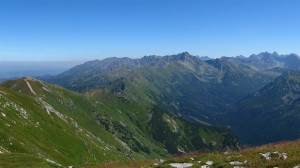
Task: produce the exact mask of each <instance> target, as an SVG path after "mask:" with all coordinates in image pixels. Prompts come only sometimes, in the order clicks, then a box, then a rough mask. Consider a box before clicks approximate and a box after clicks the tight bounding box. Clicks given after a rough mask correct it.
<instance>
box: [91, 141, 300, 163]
mask: <svg viewBox="0 0 300 168" xmlns="http://www.w3.org/2000/svg"><path fill="white" fill-rule="evenodd" d="M276 151H278V152H279V153H287V156H288V158H287V159H286V160H282V159H279V158H278V155H272V157H271V160H266V159H263V158H262V157H261V156H260V153H266V152H276ZM198 161H201V163H198ZM207 161H213V162H214V164H213V165H212V166H210V167H216V168H217V167H224V168H227V167H230V168H232V167H234V165H231V164H230V162H233V161H239V162H242V163H243V165H240V166H241V167H247V168H261V167H270V168H271V167H272V168H273V167H279V168H289V167H291V168H293V167H296V166H297V165H300V140H297V141H292V142H282V143H276V144H270V145H264V146H260V147H254V148H247V149H244V150H242V151H229V152H219V153H200V154H195V153H194V154H189V155H182V156H177V157H173V158H169V159H167V160H166V161H165V162H164V163H160V162H159V161H158V160H153V161H149V160H148V161H137V162H117V163H105V164H97V165H86V167H109V168H114V167H122V168H132V167H171V166H170V164H171V163H192V164H193V166H192V167H201V166H202V165H205V163H206V162H207ZM244 162H246V163H244Z"/></svg>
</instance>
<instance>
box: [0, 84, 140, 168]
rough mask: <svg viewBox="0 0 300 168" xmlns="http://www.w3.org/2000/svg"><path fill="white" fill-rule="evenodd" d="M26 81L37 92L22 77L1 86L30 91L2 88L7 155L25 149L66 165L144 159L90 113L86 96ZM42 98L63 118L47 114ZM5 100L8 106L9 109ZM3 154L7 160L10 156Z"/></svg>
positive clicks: (0, 133) (3, 141)
mask: <svg viewBox="0 0 300 168" xmlns="http://www.w3.org/2000/svg"><path fill="white" fill-rule="evenodd" d="M27 81H28V82H29V83H30V85H31V87H32V89H33V90H34V92H35V93H36V95H35V94H33V93H32V92H31V91H30V89H29V87H28V86H27V84H26V83H24V82H25V81H24V80H18V81H8V82H5V83H3V86H5V87H11V88H13V89H15V90H17V91H19V90H20V92H23V93H26V94H23V93H18V92H15V91H12V90H9V89H6V88H3V87H1V91H2V92H4V93H6V94H3V93H2V94H1V101H0V102H1V104H2V107H1V108H0V111H1V113H3V114H4V115H1V116H0V120H1V122H0V124H1V129H0V136H1V139H0V140H1V148H4V149H5V150H2V152H3V153H9V154H11V153H27V154H30V155H33V156H35V158H36V157H40V158H43V159H44V160H46V159H50V160H53V161H55V162H57V163H59V164H62V165H80V164H85V163H96V162H105V161H108V160H109V161H111V160H128V159H134V158H135V159H141V158H145V156H142V155H140V154H138V153H135V152H131V151H130V150H129V149H127V147H126V146H125V145H123V144H122V142H120V140H118V138H117V137H115V136H114V135H112V134H111V133H109V132H108V131H106V130H105V129H103V128H102V127H100V126H99V125H98V124H97V122H96V120H95V119H94V118H93V117H92V115H90V113H91V112H92V111H93V109H91V108H92V107H93V106H92V102H90V101H89V100H88V99H87V98H86V97H85V96H83V95H80V94H77V93H73V92H70V91H67V90H65V89H63V88H61V87H58V86H55V85H45V84H43V83H41V82H39V81H35V80H31V79H27ZM39 85H43V86H39ZM42 101H44V102H47V103H48V104H50V105H51V106H52V107H55V111H57V112H59V115H61V116H60V117H61V118H62V119H61V118H60V117H58V115H55V114H54V113H53V112H51V113H50V114H48V113H47V111H46V109H45V107H44V105H43V104H42ZM6 103H9V104H10V105H9V106H7V107H5V106H4V104H6ZM15 104H16V105H15ZM15 106H16V107H17V108H18V109H17V108H15ZM21 108H22V109H24V110H26V113H27V115H28V117H27V118H25V117H24V116H22V115H21V112H20V111H21V110H20V109H21ZM0 150H1V149H0ZM5 151H6V152H5ZM1 155H3V156H2V157H1V158H3V157H4V156H5V155H7V154H1Z"/></svg>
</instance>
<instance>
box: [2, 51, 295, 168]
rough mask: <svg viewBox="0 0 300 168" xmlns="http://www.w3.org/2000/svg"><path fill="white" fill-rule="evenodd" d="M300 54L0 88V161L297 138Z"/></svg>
mask: <svg viewBox="0 0 300 168" xmlns="http://www.w3.org/2000/svg"><path fill="white" fill-rule="evenodd" d="M299 70H300V58H299V57H298V56H297V55H295V54H290V55H279V54H277V53H276V52H274V53H267V52H264V53H260V54H258V55H251V56H250V57H243V56H238V57H221V58H216V59H211V58H208V57H199V56H193V55H190V54H189V53H187V52H183V53H180V54H175V55H168V56H154V55H153V56H144V57H142V58H139V59H131V58H107V59H104V60H94V61H89V62H86V63H84V64H81V65H78V66H75V67H73V68H71V69H69V70H67V71H65V72H63V73H61V74H59V75H56V76H44V77H40V78H38V79H34V78H31V77H24V78H20V79H16V80H7V81H4V82H2V83H1V84H0V103H1V106H0V112H1V115H0V121H1V122H0V124H1V125H2V126H1V130H0V137H1V138H0V140H1V143H0V153H1V158H3V159H0V164H3V165H5V164H7V165H9V164H10V163H11V162H12V161H13V160H15V161H16V162H14V163H13V164H12V165H13V167H18V166H20V165H24V164H28V166H35V167H36V166H37V167H45V166H54V167H55V166H69V165H75V166H80V165H81V166H82V165H85V164H91V163H98V162H109V161H126V160H140V159H154V158H164V157H168V156H171V155H174V154H175V155H177V154H183V153H189V152H194V151H200V152H209V151H220V150H229V149H230V150H239V149H241V148H242V147H243V145H242V144H244V145H261V144H266V143H271V142H277V141H284V140H294V139H298V138H300V127H299V126H300V125H299V123H300V115H299V112H298V111H299V100H300V99H299V98H300V96H299V95H300V94H299V93H300V83H299V82H300V71H299Z"/></svg>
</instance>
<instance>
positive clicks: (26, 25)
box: [0, 0, 300, 61]
mask: <svg viewBox="0 0 300 168" xmlns="http://www.w3.org/2000/svg"><path fill="white" fill-rule="evenodd" d="M299 8H300V1H297V0H198V1H197V0H0V60H2V61H3V60H90V59H102V58H106V57H112V56H117V57H124V56H126V57H142V56H144V55H152V54H156V55H167V54H175V53H179V52H183V51H188V52H190V53H191V54H193V55H200V56H210V57H220V56H236V55H245V56H249V55H250V54H252V53H259V52H262V51H269V52H273V51H277V52H278V53H280V54H288V53H296V54H300V47H299V44H300V29H299V28H300V12H299Z"/></svg>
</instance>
